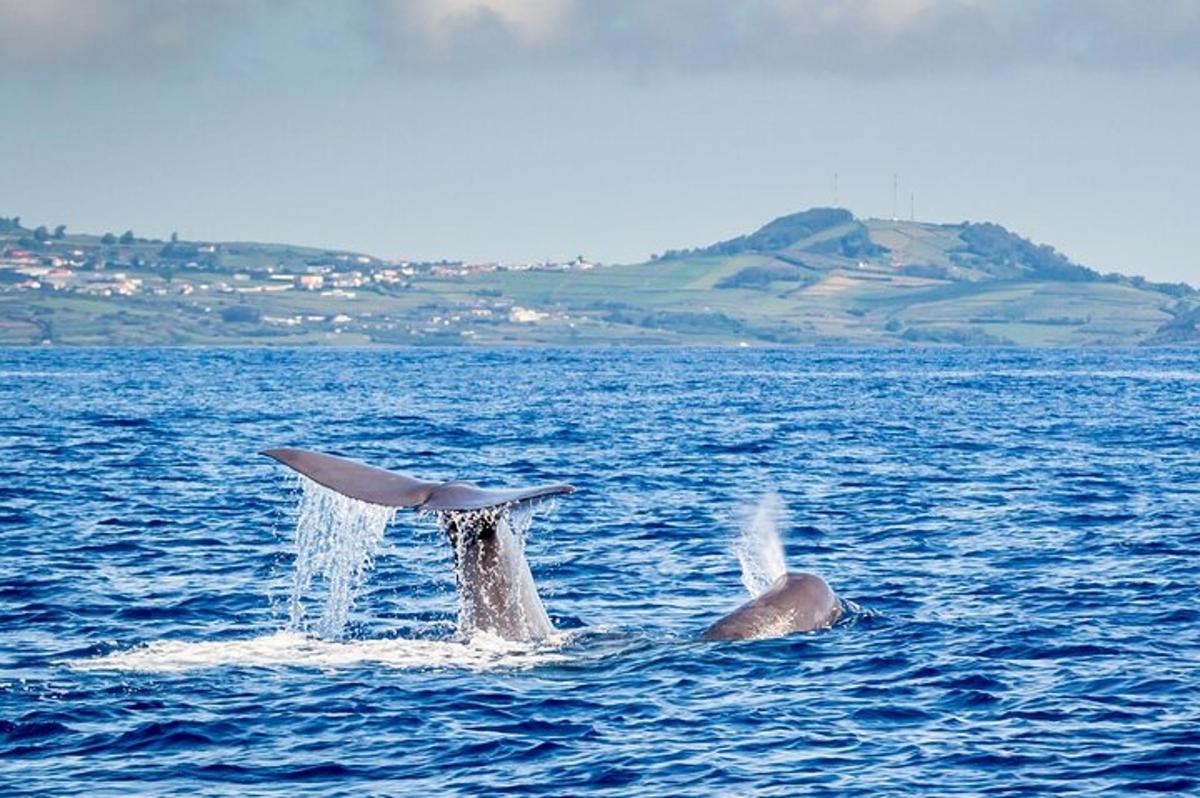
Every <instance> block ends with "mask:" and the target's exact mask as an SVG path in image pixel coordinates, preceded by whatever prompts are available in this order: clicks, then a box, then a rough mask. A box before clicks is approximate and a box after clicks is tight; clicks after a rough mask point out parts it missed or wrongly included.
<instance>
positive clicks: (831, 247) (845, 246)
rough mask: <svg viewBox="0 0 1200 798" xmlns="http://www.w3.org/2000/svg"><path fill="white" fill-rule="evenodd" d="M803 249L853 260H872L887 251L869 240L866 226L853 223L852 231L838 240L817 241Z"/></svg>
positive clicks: (869, 235) (869, 236)
mask: <svg viewBox="0 0 1200 798" xmlns="http://www.w3.org/2000/svg"><path fill="white" fill-rule="evenodd" d="M805 249H806V250H807V251H808V252H816V253H818V254H821V255H841V256H842V257H843V258H852V259H854V260H859V259H862V258H873V257H875V256H877V255H882V254H884V253H886V252H887V251H888V248H887V247H885V246H881V245H879V244H876V243H875V242H874V241H872V240H871V234H870V233H868V232H867V228H866V225H864V224H862V223H861V222H855V223H854V229H853V230H851V231H850V232H849V233H846V234H845V235H844V236H841V237H840V238H830V239H826V240H825V241H818V242H817V243H815V244H813V245H812V246H810V247H806V248H805Z"/></svg>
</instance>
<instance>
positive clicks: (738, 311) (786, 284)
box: [0, 208, 1200, 345]
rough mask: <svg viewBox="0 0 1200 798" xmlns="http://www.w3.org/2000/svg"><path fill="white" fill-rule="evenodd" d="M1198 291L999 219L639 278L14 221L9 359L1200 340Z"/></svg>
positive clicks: (890, 226) (842, 235) (785, 231)
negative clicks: (353, 349) (84, 350)
mask: <svg viewBox="0 0 1200 798" xmlns="http://www.w3.org/2000/svg"><path fill="white" fill-rule="evenodd" d="M1198 325H1200V294H1198V293H1197V292H1196V291H1195V290H1194V289H1193V288H1191V287H1190V286H1187V285H1184V284H1181V283H1171V284H1167V283H1153V282H1150V281H1147V280H1145V279H1143V278H1140V277H1136V276H1126V275H1122V274H1100V273H1099V272H1097V271H1095V270H1093V269H1090V268H1088V267H1086V266H1084V265H1081V264H1078V263H1075V262H1073V261H1072V260H1070V259H1069V258H1068V257H1066V256H1065V255H1063V254H1062V253H1059V252H1058V251H1056V250H1055V249H1053V248H1052V247H1049V246H1046V245H1038V244H1034V243H1033V242H1030V241H1028V240H1027V239H1025V238H1022V237H1021V236H1019V235H1017V234H1015V233H1013V232H1010V231H1009V230H1006V229H1005V228H1004V227H1001V226H999V225H997V224H992V223H987V222H984V223H971V222H961V223H957V224H933V223H927V222H917V221H901V220H882V219H858V218H856V217H854V216H853V215H852V214H851V213H850V212H849V211H847V210H844V209H840V208H814V209H811V210H807V211H803V212H800V213H795V214H791V215H788V216H783V217H780V218H778V219H775V220H773V221H771V222H768V223H767V224H765V225H763V226H762V227H760V228H759V229H758V230H755V231H753V232H751V233H748V234H746V235H742V236H738V237H736V238H732V239H728V240H725V241H719V242H716V243H714V244H711V245H708V246H701V247H698V248H694V249H686V250H671V251H668V252H665V253H664V254H663V255H661V256H658V257H653V258H651V259H650V260H648V261H646V262H644V263H637V264H626V265H608V266H606V265H600V264H595V263H591V262H589V261H587V260H585V259H584V258H582V257H579V258H576V259H575V260H573V261H571V262H569V263H561V264H555V263H535V264H499V263H480V264H465V263H461V262H457V261H440V262H436V263H428V262H408V261H392V260H385V259H381V258H377V257H374V256H371V255H367V254H363V253H357V252H352V251H343V250H326V249H318V248H311V247H298V246H290V245H281V244H256V243H244V242H243V243H238V242H199V241H180V240H178V238H177V237H174V236H173V237H172V239H171V240H169V241H159V240H153V239H144V238H138V237H136V236H134V235H133V233H132V231H126V232H125V233H124V234H122V235H120V236H117V235H116V234H114V233H108V234H104V235H99V236H97V235H75V234H68V233H67V232H66V228H65V227H58V228H56V229H54V230H53V231H51V230H49V229H47V228H45V227H40V228H34V229H32V230H31V229H28V228H26V227H24V226H22V224H21V222H20V220H19V219H15V218H14V219H3V218H0V343H8V344H35V343H45V342H49V343H61V344H219V343H247V344H288V345H291V344H313V343H334V344H357V345H362V344H440V345H446V344H460V343H476V344H480V343H482V344H538V343H540V344H603V343H655V344H686V343H695V344H733V343H747V344H752V345H753V344H853V345H904V344H972V345H987V344H1018V345H1096V344H1109V345H1127V344H1155V343H1192V342H1197V341H1200V326H1198Z"/></svg>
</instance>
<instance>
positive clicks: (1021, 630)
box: [0, 349, 1200, 796]
mask: <svg viewBox="0 0 1200 798" xmlns="http://www.w3.org/2000/svg"><path fill="white" fill-rule="evenodd" d="M0 409H2V412H0V473H2V478H0V536H2V542H3V557H2V558H0V795H4V796H15V795H39V796H40V795H89V796H93V795H140V794H145V795H168V794H171V795H184V794H186V795H301V794H320V795H345V796H360V795H383V794H386V795H400V794H413V795H429V794H434V795H490V794H498V793H510V794H518V795H526V794H530V795H531V794H538V795H543V794H544V795H582V794H595V795H613V796H630V795H654V796H659V795H794V794H817V795H868V794H870V795H898V794H913V795H1045V794H1078V795H1092V794H1096V793H1099V792H1102V791H1108V792H1113V793H1121V792H1129V793H1133V792H1142V791H1147V790H1156V791H1161V792H1165V793H1173V794H1197V793H1200V604H1198V598H1200V595H1198V593H1200V589H1198V584H1200V560H1198V559H1197V554H1198V553H1200V350H1195V349H1192V350H1160V349H1120V350H1100V349H1088V350H1056V351H1043V350H1018V349H966V350H964V349H932V350H915V349H906V350H882V351H881V350H843V349H793V350H756V349H751V350H716V349H575V350H564V349H506V350H475V349H454V350H329V349H306V350H269V349H165V350H153V349H139V350H128V349H84V350H68V349H6V350H0ZM275 445H294V446H303V447H308V448H316V449H321V450H324V451H330V452H335V453H338V454H342V455H344V456H348V457H353V458H356V459H360V460H364V461H368V462H371V463H374V464H377V465H381V466H385V467H389V468H394V469H397V470H401V471H406V472H409V473H413V474H417V475H420V476H423V477H427V478H436V479H450V478H454V477H458V478H464V479H469V480H472V481H476V482H479V483H482V484H489V485H527V484H532V483H541V482H547V481H560V480H561V481H566V482H570V483H572V484H574V485H575V486H576V487H577V488H578V492H577V493H575V494H574V495H571V496H568V497H564V498H562V499H561V500H560V501H558V502H557V503H556V505H555V506H553V507H549V508H543V511H542V512H541V513H540V514H539V515H538V516H537V517H536V518H535V520H534V523H533V526H532V529H531V531H530V533H529V537H528V542H527V551H528V556H529V560H530V563H531V565H532V568H533V572H534V575H535V577H536V579H537V582H538V585H539V587H540V590H541V594H542V598H543V600H544V602H545V604H546V607H547V609H548V611H549V613H550V616H551V618H552V620H553V621H554V623H555V625H556V626H557V627H558V628H559V629H560V630H563V634H562V635H560V636H558V637H556V638H555V639H554V640H553V641H551V642H547V643H542V644H538V645H527V646H520V645H516V646H512V645H510V646H504V645H499V644H497V643H495V641H493V642H492V643H487V642H486V641H484V642H480V643H477V644H469V643H466V642H464V641H462V640H461V639H459V638H457V637H456V636H455V618H456V606H457V605H456V600H455V592H454V572H453V566H452V562H451V555H450V552H449V547H448V546H447V545H446V544H445V542H444V541H443V540H441V539H439V533H438V532H437V530H436V527H435V526H434V525H433V524H432V523H431V522H430V520H429V519H427V518H421V517H418V516H415V515H413V514H412V513H403V512H402V513H401V514H400V515H399V516H397V518H396V520H395V521H394V522H393V523H392V524H391V525H390V526H389V527H388V530H387V533H386V537H385V538H384V541H383V548H382V550H381V551H380V552H379V554H378V556H377V557H376V558H375V560H374V565H373V567H372V568H371V569H370V570H369V572H368V573H367V575H366V579H365V582H364V583H363V585H362V587H361V590H360V592H359V593H358V595H357V600H356V602H355V604H354V610H353V613H352V616H351V618H350V623H349V625H348V626H347V627H346V630H345V632H344V635H343V636H342V637H341V638H340V639H338V640H321V639H317V638H315V637H312V636H305V635H303V634H301V633H300V632H299V631H296V630H295V629H294V628H290V627H289V610H288V606H287V605H288V594H289V590H290V589H291V586H292V584H293V570H294V569H293V563H294V557H295V551H294V545H293V538H292V536H293V532H294V528H295V519H294V515H295V508H296V502H297V489H296V484H297V483H296V482H295V480H294V479H292V478H291V477H289V476H288V475H287V474H285V473H284V471H283V469H281V468H280V467H279V466H277V465H275V464H274V463H272V462H271V461H269V460H267V459H266V458H263V457H259V456H257V455H256V454H255V453H256V452H257V451H258V450H260V449H262V448H264V447H268V446H275ZM771 491H775V492H777V493H778V494H779V496H780V497H782V499H783V501H784V503H785V504H786V506H787V508H788V511H789V516H790V520H789V521H788V522H787V523H786V524H784V525H783V526H782V532H783V535H784V538H785V542H786V551H787V559H788V562H789V564H790V566H791V567H792V568H793V569H797V570H813V571H817V572H819V573H821V574H823V575H824V576H825V577H826V578H827V579H828V580H829V581H830V583H831V584H832V585H833V586H834V588H835V589H836V590H837V591H838V593H839V594H840V595H841V596H842V597H843V598H844V599H845V600H846V601H847V602H848V607H849V609H850V611H849V613H848V614H847V617H846V618H845V619H844V620H842V621H841V622H839V623H838V624H837V625H836V626H835V627H834V628H833V629H830V630H825V631H821V632H816V633H812V634H802V635H794V636H790V637H786V638H781V639H775V640H765V641H753V642H737V643H704V642H699V641H698V640H697V634H698V632H699V631H701V630H702V629H703V628H704V627H705V625H706V624H708V623H710V622H711V621H713V620H715V619H716V618H717V617H719V616H720V615H721V614H723V613H725V612H727V611H729V610H731V609H733V608H734V607H735V606H737V605H738V604H740V603H741V602H743V601H745V600H746V599H747V598H748V595H749V594H748V593H747V591H746V589H745V588H744V587H742V583H741V577H740V570H739V565H738V560H737V558H736V557H735V556H734V554H733V552H732V549H731V546H732V543H733V541H734V540H735V538H736V536H737V535H738V529H739V524H740V523H741V521H742V518H743V517H744V515H745V514H746V512H747V508H749V507H752V506H754V504H755V502H757V501H758V500H759V498H760V497H761V496H762V495H763V494H769V493H770V492H771Z"/></svg>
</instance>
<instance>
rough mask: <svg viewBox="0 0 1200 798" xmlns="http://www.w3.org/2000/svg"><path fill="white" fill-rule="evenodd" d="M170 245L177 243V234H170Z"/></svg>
mask: <svg viewBox="0 0 1200 798" xmlns="http://www.w3.org/2000/svg"><path fill="white" fill-rule="evenodd" d="M171 243H172V244H178V243H179V233H171Z"/></svg>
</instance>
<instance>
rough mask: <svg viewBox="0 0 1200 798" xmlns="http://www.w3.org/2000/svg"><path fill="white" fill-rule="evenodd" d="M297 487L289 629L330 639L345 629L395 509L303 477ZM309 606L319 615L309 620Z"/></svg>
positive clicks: (335, 637)
mask: <svg viewBox="0 0 1200 798" xmlns="http://www.w3.org/2000/svg"><path fill="white" fill-rule="evenodd" d="M300 488H301V495H300V504H299V507H298V508H297V511H296V538H295V541H294V546H295V553H296V564H295V573H294V575H293V578H292V589H291V595H290V597H289V599H288V628H289V629H290V630H293V631H302V632H303V631H310V632H313V633H315V634H317V635H318V636H320V637H323V638H326V639H330V640H334V639H337V638H339V637H341V635H342V632H343V631H344V630H345V628H346V623H347V621H349V619H350V611H351V610H352V609H353V607H354V599H355V597H356V596H357V595H358V592H359V590H360V588H361V587H362V583H363V579H364V577H365V576H366V574H367V572H368V571H369V570H371V568H372V567H373V566H374V564H375V556H376V554H378V552H379V547H380V544H381V543H382V542H383V534H384V531H385V530H386V529H387V526H388V524H389V523H391V521H392V519H393V518H395V517H396V509H395V508H394V507H381V506H379V505H375V504H367V503H366V502H361V501H358V500H357V499H351V498H349V497H347V496H343V495H341V494H340V493H336V492H334V491H332V490H329V489H328V488H324V487H322V486H321V485H318V484H317V483H316V482H313V481H312V480H311V479H308V478H307V477H300ZM313 606H317V607H319V609H320V614H319V615H318V616H317V617H316V618H315V619H314V620H310V618H309V616H310V614H311V613H310V608H311V607H313Z"/></svg>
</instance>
